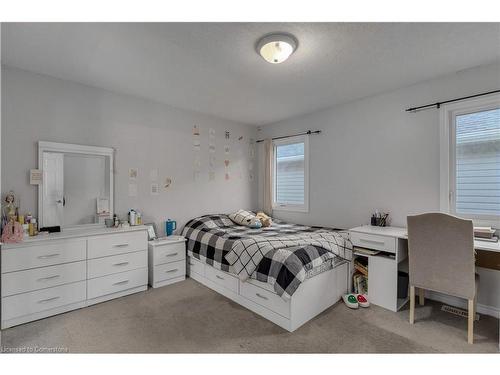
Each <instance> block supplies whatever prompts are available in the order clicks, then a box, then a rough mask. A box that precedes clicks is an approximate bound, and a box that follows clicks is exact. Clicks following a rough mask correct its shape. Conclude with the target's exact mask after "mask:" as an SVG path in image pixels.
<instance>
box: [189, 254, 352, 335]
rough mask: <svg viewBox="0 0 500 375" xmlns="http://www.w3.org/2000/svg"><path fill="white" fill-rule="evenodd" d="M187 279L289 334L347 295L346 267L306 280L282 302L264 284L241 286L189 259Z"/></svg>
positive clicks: (225, 273)
mask: <svg viewBox="0 0 500 375" xmlns="http://www.w3.org/2000/svg"><path fill="white" fill-rule="evenodd" d="M187 266H188V268H187V270H188V275H189V276H190V277H191V278H192V279H194V280H196V281H198V282H200V283H201V284H203V285H205V286H207V287H209V288H210V289H213V290H215V291H216V292H218V293H220V294H222V295H223V296H225V297H227V298H229V299H231V300H233V301H234V302H236V303H238V304H240V305H242V306H244V307H246V308H247V309H249V310H251V311H253V312H254V313H256V314H258V315H260V316H263V317H264V318H266V319H268V320H270V321H271V322H273V323H275V324H277V325H279V326H280V327H282V328H284V329H286V330H287V331H289V332H293V331H295V330H296V329H297V328H299V327H300V326H301V325H303V324H304V323H306V322H308V321H309V320H311V319H312V318H314V317H315V316H316V315H318V314H319V313H321V312H322V311H324V310H326V309H327V308H328V307H330V306H332V305H333V304H335V303H336V302H337V301H339V299H340V298H341V297H342V295H343V294H345V293H346V292H347V288H348V278H349V263H348V262H346V263H344V264H341V265H338V266H337V267H335V268H333V269H331V270H329V271H326V272H323V273H320V274H319V275H316V276H314V277H311V278H309V279H307V280H305V281H304V282H303V283H302V284H301V285H300V287H299V288H298V289H297V290H296V291H295V293H294V294H293V295H292V298H291V299H290V300H288V301H285V300H284V299H283V298H281V297H280V296H278V295H277V294H276V293H275V292H274V291H273V289H272V286H271V285H270V284H267V283H262V282H259V281H257V280H248V281H246V282H241V281H240V280H239V279H238V278H237V277H236V276H235V275H233V274H230V273H227V272H224V271H220V270H217V269H216V268H214V267H212V266H210V265H208V264H205V263H202V262H200V261H199V260H198V259H195V258H192V257H188V261H187Z"/></svg>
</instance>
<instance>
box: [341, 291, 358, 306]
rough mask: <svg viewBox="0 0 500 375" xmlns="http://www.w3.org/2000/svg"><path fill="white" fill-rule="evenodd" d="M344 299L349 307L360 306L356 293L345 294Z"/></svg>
mask: <svg viewBox="0 0 500 375" xmlns="http://www.w3.org/2000/svg"><path fill="white" fill-rule="evenodd" d="M342 299H343V300H344V303H345V304H346V306H347V307H349V308H351V309H357V308H358V307H359V303H358V299H357V298H356V295H355V294H345V295H344V296H343V297H342Z"/></svg>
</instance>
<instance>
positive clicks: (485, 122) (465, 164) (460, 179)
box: [455, 108, 500, 215]
mask: <svg viewBox="0 0 500 375" xmlns="http://www.w3.org/2000/svg"><path fill="white" fill-rule="evenodd" d="M455 121H456V122H455V125H456V126H455V129H456V212H457V213H459V214H460V213H461V214H476V215H477V214H479V215H500V108H497V109H492V110H487V111H481V112H475V113H469V114H464V115H459V116H456V120H455Z"/></svg>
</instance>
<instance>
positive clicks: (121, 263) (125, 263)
mask: <svg viewBox="0 0 500 375" xmlns="http://www.w3.org/2000/svg"><path fill="white" fill-rule="evenodd" d="M127 264H129V262H120V263H115V264H113V266H126V265H127Z"/></svg>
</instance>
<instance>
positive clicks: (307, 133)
mask: <svg viewBox="0 0 500 375" xmlns="http://www.w3.org/2000/svg"><path fill="white" fill-rule="evenodd" d="M319 133H321V130H308V131H306V132H304V133H299V134H293V135H284V136H281V137H274V138H271V139H272V140H273V141H274V140H276V139H284V138H292V137H297V136H299V135H311V134H319ZM264 141H265V139H259V140H257V141H255V142H256V143H259V142H264Z"/></svg>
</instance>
